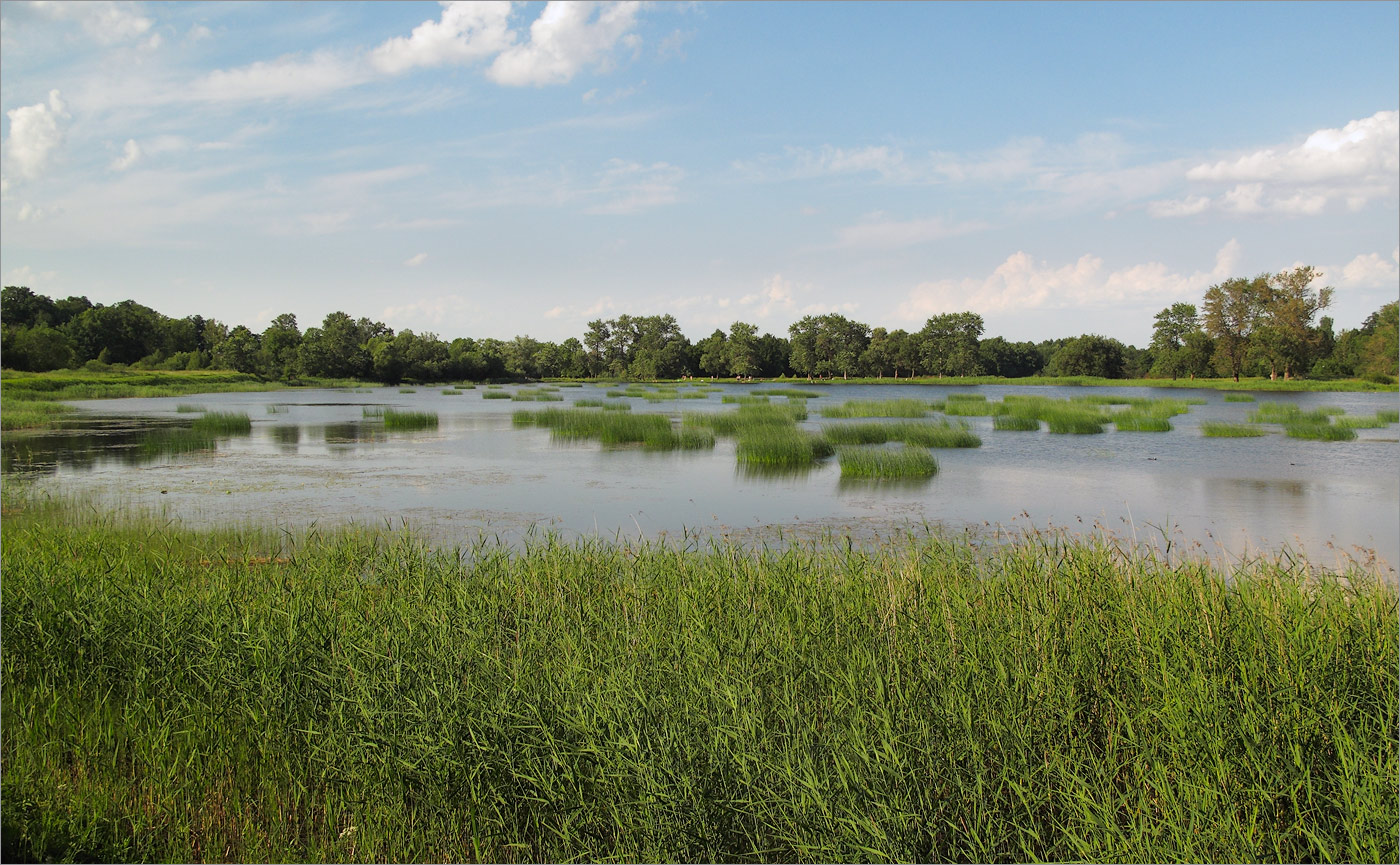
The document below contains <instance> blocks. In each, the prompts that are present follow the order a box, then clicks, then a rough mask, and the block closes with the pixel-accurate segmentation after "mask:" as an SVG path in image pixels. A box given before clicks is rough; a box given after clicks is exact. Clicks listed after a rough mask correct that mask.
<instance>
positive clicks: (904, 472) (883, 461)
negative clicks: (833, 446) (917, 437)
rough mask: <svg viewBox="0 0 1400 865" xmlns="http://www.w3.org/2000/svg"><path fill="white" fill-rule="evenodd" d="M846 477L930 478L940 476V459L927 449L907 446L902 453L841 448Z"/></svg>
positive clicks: (840, 456) (862, 448) (875, 449)
mask: <svg viewBox="0 0 1400 865" xmlns="http://www.w3.org/2000/svg"><path fill="white" fill-rule="evenodd" d="M836 457H837V459H838V460H839V461H840V463H841V477H843V478H871V479H875V480H892V479H898V478H928V477H933V476H934V475H935V474H937V473H938V460H936V459H934V458H933V455H932V454H930V453H929V452H928V450H927V449H925V448H921V447H913V446H911V445H905V446H904V447H903V448H901V449H899V450H893V449H890V448H884V447H843V448H838V449H837V451H836Z"/></svg>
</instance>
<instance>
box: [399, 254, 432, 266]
mask: <svg viewBox="0 0 1400 865" xmlns="http://www.w3.org/2000/svg"><path fill="white" fill-rule="evenodd" d="M427 260H428V253H426V252H420V253H418V254H417V255H415V256H413V257H412V258H409V259H408V260H406V261H404V263H403V266H404V267H417V266H418V265H420V264H422V263H423V262H425V261H427Z"/></svg>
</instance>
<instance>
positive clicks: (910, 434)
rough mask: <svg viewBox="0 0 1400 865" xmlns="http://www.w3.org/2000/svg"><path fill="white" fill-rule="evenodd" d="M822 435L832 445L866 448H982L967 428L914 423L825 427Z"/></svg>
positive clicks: (855, 424)
mask: <svg viewBox="0 0 1400 865" xmlns="http://www.w3.org/2000/svg"><path fill="white" fill-rule="evenodd" d="M822 435H823V436H825V437H826V438H827V439H828V440H829V441H830V442H831V443H832V444H837V445H869V444H884V443H885V442H904V443H905V444H909V445H918V446H920V447H925V448H975V447H981V446H982V439H980V438H978V437H977V435H976V434H974V433H973V432H972V431H971V430H970V429H968V426H967V424H965V423H958V424H951V423H948V422H947V421H942V422H940V423H920V422H918V421H903V422H887V423H879V422H876V423H854V424H827V425H825V426H823V427H822Z"/></svg>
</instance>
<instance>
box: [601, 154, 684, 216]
mask: <svg viewBox="0 0 1400 865" xmlns="http://www.w3.org/2000/svg"><path fill="white" fill-rule="evenodd" d="M684 176H685V172H684V171H682V170H681V169H679V168H677V167H676V166H674V165H670V164H668V163H665V162H656V163H653V164H651V165H642V164H640V163H637V162H628V161H626V160H622V159H611V160H608V162H607V164H606V165H604V166H603V170H602V171H600V172H599V174H598V177H597V183H596V184H595V185H594V187H593V189H591V190H589V191H588V192H587V193H586V194H587V197H589V198H594V199H603V200H602V201H600V202H599V203H598V204H595V205H592V206H590V207H589V208H587V210H586V211H585V212H587V213H595V214H626V213H637V212H639V211H642V210H648V209H650V208H653V207H659V206H661V205H664V204H671V203H672V202H674V201H675V200H676V197H677V194H678V184H679V183H680V180H681V178H683V177H684Z"/></svg>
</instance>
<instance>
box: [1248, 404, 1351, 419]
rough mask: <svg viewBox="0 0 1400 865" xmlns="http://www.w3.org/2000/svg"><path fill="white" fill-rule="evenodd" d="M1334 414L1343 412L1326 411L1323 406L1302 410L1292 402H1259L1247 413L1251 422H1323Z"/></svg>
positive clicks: (1338, 410) (1339, 410)
mask: <svg viewBox="0 0 1400 865" xmlns="http://www.w3.org/2000/svg"><path fill="white" fill-rule="evenodd" d="M1334 414H1344V412H1343V411H1342V410H1341V409H1337V410H1335V411H1328V410H1326V409H1325V408H1317V409H1311V410H1309V411H1303V410H1302V409H1301V408H1299V407H1298V406H1296V405H1294V404H1292V403H1286V402H1261V403H1259V407H1258V408H1256V409H1255V410H1254V411H1252V412H1250V413H1249V420H1250V422H1251V423H1279V424H1288V423H1292V424H1298V423H1312V424H1325V423H1330V422H1331V418H1332V415H1334Z"/></svg>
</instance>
